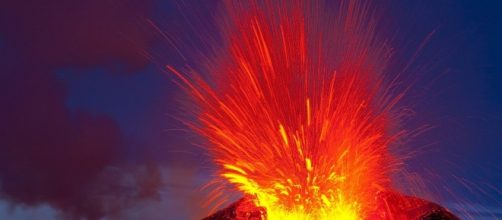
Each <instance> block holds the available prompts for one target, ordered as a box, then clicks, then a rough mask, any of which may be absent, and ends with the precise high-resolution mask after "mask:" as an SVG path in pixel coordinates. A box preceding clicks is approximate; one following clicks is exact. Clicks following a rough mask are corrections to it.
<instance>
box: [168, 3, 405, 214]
mask: <svg viewBox="0 0 502 220" xmlns="http://www.w3.org/2000/svg"><path fill="white" fill-rule="evenodd" d="M313 5H315V6H312V5H306V4H305V3H304V2H302V1H281V2H280V3H273V2H272V1H260V2H256V1H249V2H248V3H244V2H236V1H227V2H226V8H227V9H228V10H227V11H228V12H229V17H230V19H229V20H227V23H226V24H225V25H223V29H222V32H223V33H224V36H225V38H226V39H227V40H228V42H229V44H228V46H227V47H226V48H225V50H224V53H222V54H221V55H220V56H217V57H215V59H214V60H212V61H210V62H208V66H209V68H208V72H209V74H210V75H209V76H210V77H209V78H211V80H209V81H205V80H202V77H198V75H197V74H193V75H192V77H193V79H190V78H189V77H187V76H186V75H184V74H182V73H180V72H178V71H177V70H175V69H174V68H172V67H169V66H168V69H170V70H171V71H172V72H174V73H175V74H176V75H177V76H178V77H179V78H180V80H181V81H182V82H183V85H184V87H185V88H186V89H187V90H188V91H189V93H190V94H191V95H192V96H193V98H194V99H195V100H196V102H197V104H198V105H199V106H200V110H201V111H200V112H199V113H198V118H199V121H200V122H201V124H200V125H193V126H192V127H193V128H194V129H195V130H197V131H198V132H199V133H200V134H201V135H203V136H204V137H206V138H207V139H208V140H209V141H210V142H211V146H208V150H209V152H210V153H211V155H212V157H213V159H214V162H215V163H216V164H217V165H218V166H219V168H220V169H219V174H220V176H221V177H222V178H224V179H226V180H227V181H228V182H230V183H232V184H233V185H234V186H235V188H236V189H238V190H239V191H241V192H243V193H245V194H248V195H251V196H252V197H253V198H254V200H253V202H254V203H255V205H257V206H262V207H264V208H266V210H267V215H268V219H271V220H274V219H366V218H368V217H369V216H370V215H371V213H373V212H374V211H375V207H378V205H379V204H377V199H376V198H377V194H378V193H379V192H381V191H386V190H389V188H390V185H391V179H390V178H389V176H390V174H391V173H392V172H393V170H394V169H395V168H396V166H397V159H396V157H394V156H393V155H391V154H390V153H389V145H390V144H391V143H392V142H393V141H395V140H396V138H398V137H399V136H400V135H401V132H399V131H398V130H395V129H394V128H392V127H391V125H392V124H393V123H392V121H393V120H394V119H395V117H394V115H393V114H392V113H391V110H392V108H393V107H394V105H395V104H396V102H397V101H398V100H399V98H400V95H398V96H394V97H391V96H389V94H388V92H387V90H386V89H387V87H385V86H383V80H382V74H383V72H384V71H385V68H386V64H387V61H388V59H389V58H390V49H389V48H388V46H387V44H386V43H385V42H382V41H378V39H377V36H376V35H375V27H376V24H375V20H374V17H373V16H372V15H371V11H370V10H369V8H368V5H367V4H363V3H361V2H359V1H342V3H340V4H339V5H337V6H332V5H331V6H321V5H318V3H317V4H313ZM329 7H335V8H336V9H335V10H334V11H331V12H329V13H324V12H323V10H329V9H330V8H329Z"/></svg>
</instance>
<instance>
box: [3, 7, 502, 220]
mask: <svg viewBox="0 0 502 220" xmlns="http://www.w3.org/2000/svg"><path fill="white" fill-rule="evenodd" d="M218 3H219V2H218V1H213V0H210V1H195V0H189V1H182V0H87V1H77V0H47V1H38V0H28V1H18V0H2V1H0V68H1V72H0V104H1V108H0V219H14V220H24V219H40V220H45V219H126V220H127V219H131V220H132V219H145V220H157V219H159V220H160V219H181V220H182V219H197V218H200V217H202V216H203V215H205V214H207V213H206V210H205V209H204V208H201V204H200V203H201V201H202V200H203V199H204V195H205V192H202V191H200V190H198V189H199V187H200V185H202V184H203V183H205V182H206V181H207V180H208V179H209V178H210V175H211V164H210V162H209V159H208V157H207V156H206V155H205V154H204V152H203V150H201V149H200V148H199V147H197V146H196V145H197V144H204V141H203V140H200V139H199V138H198V137H197V136H196V135H194V134H193V133H192V132H190V131H188V130H187V129H186V127H184V126H183V125H182V123H180V122H179V120H178V118H186V117H189V116H187V114H186V111H185V109H186V108H190V104H189V103H188V102H187V99H186V97H185V96H184V95H183V93H182V91H180V90H179V89H178V88H177V87H176V85H175V83H173V81H172V80H173V78H174V76H173V75H172V74H170V73H168V72H166V71H165V70H164V69H163V67H164V66H165V65H166V64H169V65H173V66H176V67H182V66H185V65H190V66H193V67H197V66H198V65H201V64H199V63H197V57H200V56H211V55H212V53H211V52H212V47H216V48H217V47H218V46H219V45H221V44H224V42H223V39H221V36H220V35H219V33H218V31H217V24H216V22H217V20H218V18H219V17H220V16H224V15H222V14H221V11H219V10H218ZM382 3H383V4H382V5H381V7H382V10H383V12H382V14H383V18H382V22H383V25H382V30H381V31H382V32H383V33H384V36H386V37H387V38H388V39H391V40H392V41H391V42H392V45H393V47H394V48H395V50H396V56H398V57H399V59H396V60H397V61H396V62H395V63H392V64H391V67H390V68H391V69H390V70H389V71H393V69H392V68H395V69H399V68H402V65H404V64H403V63H404V61H407V60H409V58H410V57H412V56H413V55H414V54H415V52H416V51H417V48H419V46H420V44H421V43H422V42H424V39H426V38H427V36H428V35H429V34H431V33H433V34H432V35H431V37H430V40H429V41H428V43H427V44H426V45H425V46H424V47H423V50H421V52H420V53H419V54H418V56H417V57H416V58H415V59H414V62H413V63H412V64H411V66H410V69H411V70H410V71H407V72H406V73H405V74H406V75H405V76H404V77H403V79H404V80H403V83H409V82H411V81H415V84H414V85H413V87H412V88H411V90H410V92H409V94H408V96H407V97H406V98H405V99H404V101H403V103H402V105H405V106H409V107H410V108H411V109H413V111H414V114H413V115H412V116H410V118H409V119H408V120H406V121H403V122H402V124H403V125H402V126H403V127H404V128H408V129H413V128H417V127H420V126H423V125H428V126H431V127H432V128H431V129H430V130H428V131H427V132H425V133H424V134H421V135H419V136H417V137H415V138H413V139H411V140H408V141H407V143H405V144H404V146H402V147H401V148H399V149H400V150H399V151H404V152H417V153H415V155H416V156H414V157H413V158H411V159H410V160H409V161H408V165H407V169H408V171H409V172H410V173H417V174H418V175H420V176H422V178H423V181H422V184H423V187H425V188H427V189H428V190H429V193H424V194H423V195H421V196H423V197H425V198H428V199H431V200H433V201H437V202H439V203H440V204H443V205H445V206H447V207H449V208H451V209H452V210H453V211H454V212H455V211H456V213H457V214H459V215H460V216H465V217H467V216H476V218H475V219H497V217H498V218H502V193H501V191H502V160H501V159H500V158H502V41H501V39H502V24H501V23H502V14H500V13H499V11H500V10H501V9H502V3H499V2H498V1H464V0H457V1H453V0H443V1H410V0H405V1H397V0H386V1H383V2H382ZM379 7H380V6H379ZM208 45H212V47H210V46H208ZM394 71H395V70H394ZM403 188H404V187H403ZM404 190H407V191H409V189H404ZM467 212H473V213H467Z"/></svg>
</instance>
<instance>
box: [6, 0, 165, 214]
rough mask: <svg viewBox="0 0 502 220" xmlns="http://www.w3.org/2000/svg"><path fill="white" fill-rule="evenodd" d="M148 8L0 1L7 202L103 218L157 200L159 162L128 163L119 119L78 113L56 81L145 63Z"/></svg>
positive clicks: (57, 0)
mask: <svg viewBox="0 0 502 220" xmlns="http://www.w3.org/2000/svg"><path fill="white" fill-rule="evenodd" d="M149 7H150V4H149V2H148V1H135V2H132V1H119V0H90V1H66V0H50V1H37V0H30V1H16V0H7V1H2V3H0V36H1V38H0V40H1V45H2V51H1V52H0V66H1V75H0V105H1V106H2V107H1V108H0V121H1V123H0V152H1V153H0V198H1V199H5V200H7V201H9V202H10V203H12V204H25V205H37V204H43V203H47V204H49V205H51V206H52V207H55V208H57V209H59V210H61V211H62V213H63V214H62V215H63V216H66V217H69V218H72V219H73V218H81V217H83V218H87V219H98V218H100V217H102V216H105V215H107V214H109V213H113V212H117V211H119V210H120V209H121V208H123V207H127V206H128V205H129V204H131V203H132V202H134V201H136V200H141V199H145V198H155V196H156V189H157V188H158V187H159V186H160V174H159V173H158V172H157V171H156V168H155V166H154V165H148V166H146V165H145V166H141V167H140V166H130V167H127V166H124V164H125V162H124V161H122V154H123V147H124V145H125V144H126V143H124V142H125V141H124V137H123V135H122V134H121V131H120V129H119V127H118V126H117V124H116V122H115V121H113V120H112V119H111V118H109V117H107V116H100V115H95V114H89V113H86V112H81V111H76V112H70V111H69V110H68V108H67V106H66V105H65V102H66V98H67V88H65V85H64V83H63V82H62V81H61V80H60V79H58V77H57V75H56V71H57V70H58V69H60V68H63V67H66V66H73V67H74V68H80V67H82V68H85V67H89V66H96V65H101V66H107V65H108V64H110V63H113V62H120V63H123V64H125V66H127V67H131V68H134V69H136V68H140V67H142V66H143V65H144V64H146V63H147V59H145V57H144V56H143V55H142V54H141V51H142V50H145V49H146V48H147V47H148V45H149V43H150V42H151V41H152V35H151V34H150V33H151V32H149V31H147V30H144V29H143V27H142V26H141V25H140V23H141V22H142V19H141V18H142V16H144V15H146V14H147V13H148V10H149ZM126 167H127V168H126Z"/></svg>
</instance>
